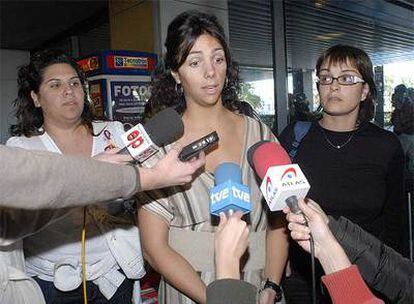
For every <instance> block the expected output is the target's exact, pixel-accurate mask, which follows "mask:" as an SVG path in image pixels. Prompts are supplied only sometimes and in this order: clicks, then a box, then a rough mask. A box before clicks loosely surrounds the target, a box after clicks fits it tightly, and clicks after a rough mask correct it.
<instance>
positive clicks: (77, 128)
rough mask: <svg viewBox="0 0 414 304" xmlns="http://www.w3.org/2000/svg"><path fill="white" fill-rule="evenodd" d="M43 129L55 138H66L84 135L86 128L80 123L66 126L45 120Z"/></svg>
mask: <svg viewBox="0 0 414 304" xmlns="http://www.w3.org/2000/svg"><path fill="white" fill-rule="evenodd" d="M43 129H44V130H45V131H46V132H47V133H48V134H49V135H52V136H53V137H55V138H65V137H68V136H75V135H79V134H83V132H85V127H84V125H83V124H82V123H81V122H80V121H79V122H77V123H71V124H69V123H68V124H65V123H54V122H50V121H47V120H45V122H44V123H43Z"/></svg>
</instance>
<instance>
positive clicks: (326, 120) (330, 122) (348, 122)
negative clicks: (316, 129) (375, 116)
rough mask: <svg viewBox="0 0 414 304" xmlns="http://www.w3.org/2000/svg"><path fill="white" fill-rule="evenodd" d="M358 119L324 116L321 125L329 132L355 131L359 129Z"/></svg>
mask: <svg viewBox="0 0 414 304" xmlns="http://www.w3.org/2000/svg"><path fill="white" fill-rule="evenodd" d="M356 120H357V117H353V116H350V117H347V116H331V115H327V114H324V115H323V117H322V119H321V120H320V121H319V124H320V125H321V126H322V127H323V128H324V129H327V130H330V131H337V132H346V131H353V130H355V129H356V128H357V122H356Z"/></svg>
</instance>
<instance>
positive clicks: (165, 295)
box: [137, 116, 277, 304]
mask: <svg viewBox="0 0 414 304" xmlns="http://www.w3.org/2000/svg"><path fill="white" fill-rule="evenodd" d="M244 117H245V126H246V127H245V130H246V133H245V138H244V145H243V152H242V154H241V160H240V166H241V169H242V181H243V184H245V185H247V186H248V187H249V188H250V194H251V203H252V211H251V213H250V225H251V227H250V231H252V232H260V231H265V230H266V227H267V217H266V210H267V209H264V206H265V205H266V203H265V202H264V200H263V196H262V195H261V193H260V189H259V185H260V184H259V181H258V180H257V178H256V176H255V174H254V171H253V170H252V169H251V168H250V166H249V164H248V162H247V158H246V153H247V150H248V148H249V147H250V146H252V145H253V144H255V143H256V142H258V141H260V140H270V141H277V140H276V138H275V137H274V136H273V134H272V132H271V131H270V129H269V128H268V127H267V126H266V125H265V124H264V123H262V122H259V121H257V120H255V119H252V118H250V117H247V116H244ZM171 147H172V145H169V146H166V147H165V151H169V150H170V149H171ZM165 151H163V152H162V153H158V155H156V156H154V157H152V158H150V159H149V161H148V162H145V163H144V165H145V166H148V167H151V166H152V165H153V164H154V163H155V162H156V161H157V160H158V159H159V158H160V157H162V156H163V154H164V153H165ZM213 186H214V176H213V174H211V173H209V172H204V173H202V174H201V175H200V176H198V177H197V178H196V179H195V180H194V181H193V182H192V183H191V185H189V186H187V187H183V186H179V187H171V188H166V189H161V190H154V191H148V192H143V193H139V194H138V195H137V196H138V197H137V198H138V202H139V203H140V205H141V208H145V209H146V210H148V211H151V212H153V213H155V214H157V215H158V216H160V217H161V218H163V219H164V220H165V221H167V222H168V223H169V224H170V227H174V228H179V229H184V230H192V231H197V232H211V236H212V235H213V232H214V231H215V229H216V226H217V222H215V221H214V219H212V218H211V216H210V212H209V189H210V188H212V187H213ZM266 208H267V207H266ZM170 245H171V244H170ZM188 245H189V246H192V244H191V240H189V243H188ZM206 246H213V242H211V243H210V244H207V245H206ZM172 247H173V246H172ZM253 250H262V251H264V250H265V248H264V247H263V248H250V251H253ZM194 252H195V254H196V253H200V252H204V251H203V250H196V249H194ZM205 252H214V251H213V250H206V251H205ZM202 258H203V259H210V260H211V261H213V260H214V256H212V255H211V256H203V257H202ZM263 264H264V261H263ZM193 266H194V265H193ZM195 268H196V267H195ZM261 271H262V269H258V270H256V271H245V272H244V273H243V279H244V280H245V281H248V282H250V283H252V284H254V285H256V286H259V284H260V281H261V276H260V275H261ZM200 275H201V278H202V280H203V281H204V282H205V283H206V284H209V283H210V282H212V281H213V280H214V271H213V269H211V271H203V272H201V273H200ZM159 300H160V303H177V304H181V303H182V304H187V303H194V302H193V301H191V300H190V299H188V298H187V297H185V296H184V295H183V294H180V293H179V292H178V291H177V290H176V289H174V288H173V287H172V286H171V285H169V284H167V283H166V282H165V281H163V280H162V281H161V283H160V290H159Z"/></svg>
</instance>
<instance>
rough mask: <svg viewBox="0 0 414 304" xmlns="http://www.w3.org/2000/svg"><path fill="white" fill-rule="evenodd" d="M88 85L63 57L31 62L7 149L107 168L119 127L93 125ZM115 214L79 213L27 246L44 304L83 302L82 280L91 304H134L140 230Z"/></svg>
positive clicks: (49, 54)
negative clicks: (86, 160) (83, 159)
mask: <svg viewBox="0 0 414 304" xmlns="http://www.w3.org/2000/svg"><path fill="white" fill-rule="evenodd" d="M85 84H86V79H85V77H84V75H83V74H82V73H81V71H80V69H79V68H78V66H77V64H76V62H75V61H74V60H73V59H72V58H71V57H69V56H68V55H66V54H64V53H63V52H61V51H55V50H45V51H42V52H39V53H36V54H34V55H33V56H32V57H31V60H30V63H29V64H27V65H25V66H23V67H21V68H20V70H19V73H18V85H19V90H18V97H17V99H16V101H15V106H16V108H17V111H16V117H17V124H15V125H14V126H12V127H11V130H12V134H13V135H14V137H12V138H10V139H9V140H8V141H7V145H9V146H13V147H20V148H24V149H30V150H46V151H50V152H55V153H60V154H68V155H84V156H91V157H96V158H98V159H100V160H104V159H106V160H108V157H107V156H108V154H107V153H111V152H105V153H104V151H106V150H108V149H109V150H111V149H112V148H114V147H121V146H122V141H121V139H120V136H121V134H123V132H124V130H123V126H122V124H121V123H119V122H109V121H93V117H92V113H91V111H90V108H89V103H88V100H87V97H86V93H85V91H84V88H85ZM112 151H114V150H112ZM115 151H117V150H115ZM111 156H112V157H113V156H114V155H111ZM112 157H111V159H112V160H113V161H115V162H120V163H122V162H125V161H128V160H130V157H129V156H126V155H117V157H116V158H112ZM62 174H65V173H64V172H62ZM62 187H64V185H62ZM120 206H121V205H120V204H119V203H117V204H116V205H115V204H114V205H112V204H110V205H100V206H98V205H93V206H89V207H85V208H76V209H74V210H73V211H71V212H70V213H68V215H67V216H66V217H64V218H63V219H61V220H60V221H56V222H54V223H53V224H51V225H49V226H48V227H47V228H45V229H43V230H41V231H39V232H38V233H36V234H34V235H32V236H29V237H27V238H26V239H25V240H24V250H25V255H26V268H27V272H28V274H29V275H31V276H32V277H34V279H35V280H36V281H37V282H38V284H39V285H40V287H41V289H42V292H43V294H44V296H45V299H46V302H47V303H69V302H70V301H72V303H81V302H83V297H84V294H83V290H82V286H81V284H82V279H83V278H84V279H85V280H86V282H85V283H84V284H85V286H84V288H86V291H87V293H88V294H89V295H90V297H89V303H101V302H102V301H105V302H107V303H131V297H132V290H133V285H134V280H138V279H139V278H140V277H141V276H143V275H144V269H143V260H142V256H141V248H140V242H139V237H138V230H137V227H136V226H135V225H134V221H133V220H132V219H128V218H120V217H117V215H118V213H120V214H122V213H121V209H120ZM85 233H86V241H85V243H84V245H85V247H82V246H81V238H82V236H83V235H85ZM81 248H86V249H81ZM83 266H84V267H83ZM85 269H86V272H85V273H83V270H85ZM136 282H137V283H138V281H136Z"/></svg>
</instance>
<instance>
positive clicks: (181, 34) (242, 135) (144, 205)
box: [138, 11, 288, 304]
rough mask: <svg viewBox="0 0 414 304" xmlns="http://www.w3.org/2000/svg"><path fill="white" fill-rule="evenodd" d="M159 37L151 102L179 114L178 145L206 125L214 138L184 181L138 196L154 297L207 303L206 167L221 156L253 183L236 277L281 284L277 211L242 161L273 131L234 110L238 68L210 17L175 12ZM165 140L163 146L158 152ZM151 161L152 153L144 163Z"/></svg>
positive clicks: (271, 296)
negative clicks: (161, 68)
mask: <svg viewBox="0 0 414 304" xmlns="http://www.w3.org/2000/svg"><path fill="white" fill-rule="evenodd" d="M165 45H166V48H167V53H166V56H165V67H166V70H165V72H164V74H163V75H161V76H160V77H159V78H157V79H156V81H155V82H154V84H153V88H152V97H151V102H150V106H151V107H152V109H151V110H152V111H153V112H156V111H157V110H158V109H160V108H162V107H170V106H173V107H175V108H176V109H177V110H178V111H179V112H180V113H181V114H182V119H183V122H184V127H185V128H184V135H183V136H182V137H181V138H180V139H179V142H180V143H181V144H183V145H186V144H189V143H190V142H192V141H194V140H196V139H198V138H200V137H202V136H204V135H207V134H209V133H211V132H212V131H217V133H218V135H219V137H220V141H219V143H218V146H217V147H216V148H215V149H213V150H211V151H209V152H208V153H207V155H206V165H205V167H204V168H203V169H202V170H200V171H199V172H197V174H196V175H195V176H194V180H193V181H192V182H191V183H190V184H188V185H185V186H180V187H172V188H165V189H162V190H160V191H151V192H146V193H143V194H142V195H140V197H139V201H140V203H141V208H140V209H139V212H138V221H139V227H140V233H141V241H142V246H143V249H144V251H145V254H146V258H147V260H148V261H149V263H150V264H151V265H152V267H154V268H155V269H156V270H157V271H158V272H159V273H160V274H161V275H162V280H161V286H160V293H159V300H160V303H171V304H172V303H174V304H176V303H194V302H196V303H206V293H205V289H206V284H208V283H210V282H211V281H213V280H214V279H215V274H214V255H213V254H214V244H213V234H214V231H215V230H216V228H217V222H218V221H217V219H216V218H214V216H211V215H210V212H209V189H210V188H212V187H213V186H214V176H213V174H212V173H211V172H214V170H215V168H216V167H217V166H218V165H219V164H220V163H222V162H229V161H230V162H234V163H237V164H239V165H240V167H241V170H242V180H243V183H244V184H246V185H247V186H248V187H249V188H250V191H251V204H252V211H251V212H250V214H249V215H248V216H247V217H246V220H247V221H248V223H249V225H250V227H249V228H250V231H251V240H250V246H249V249H248V254H247V255H246V257H245V259H244V260H243V262H242V264H243V267H242V269H241V271H242V273H241V275H242V278H243V279H244V280H246V281H248V282H250V283H252V284H254V285H256V286H258V287H259V285H260V282H261V281H262V280H266V279H269V280H270V281H273V282H275V283H276V284H279V283H280V279H281V277H282V272H283V269H284V266H285V262H286V258H287V248H288V242H287V236H286V234H285V226H284V222H283V219H282V218H283V217H282V216H279V214H277V213H274V214H270V212H268V210H267V209H266V207H265V206H266V204H265V203H264V202H263V200H262V195H261V193H260V190H259V188H258V181H257V179H256V177H255V175H254V172H253V171H252V169H251V168H250V167H249V165H248V163H247V161H246V152H247V149H248V148H249V147H250V146H251V145H253V144H254V143H256V142H258V141H259V140H262V139H266V140H272V141H275V140H276V139H275V137H274V136H273V135H272V133H271V131H270V130H269V128H268V127H267V126H265V125H264V124H263V123H261V122H259V121H258V120H255V119H253V118H250V117H248V116H244V115H242V114H240V111H239V110H240V108H239V105H240V102H239V100H238V97H237V92H238V89H239V77H238V68H237V65H236V64H235V63H234V62H233V61H232V59H231V56H230V51H229V48H228V46H227V44H226V39H225V36H224V32H223V29H222V27H221V26H220V25H219V23H218V22H217V19H216V17H214V16H212V15H208V14H203V13H199V12H196V11H189V12H184V13H182V14H180V15H179V16H177V17H176V18H175V19H174V20H173V21H172V22H171V24H170V25H169V28H168V35H167V39H166V44H165ZM171 148H172V145H170V146H166V147H165V151H163V153H165V152H166V151H168V150H170V149H171ZM163 153H159V157H162V154H163ZM156 161H157V157H153V158H151V159H149V161H148V162H146V163H144V165H145V166H151V165H152V163H153V162H156ZM280 296H281V295H280V294H277V293H276V292H275V291H274V290H273V289H271V288H266V289H264V290H263V292H261V294H260V295H258V299H259V301H260V303H275V300H276V299H278V298H280Z"/></svg>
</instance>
